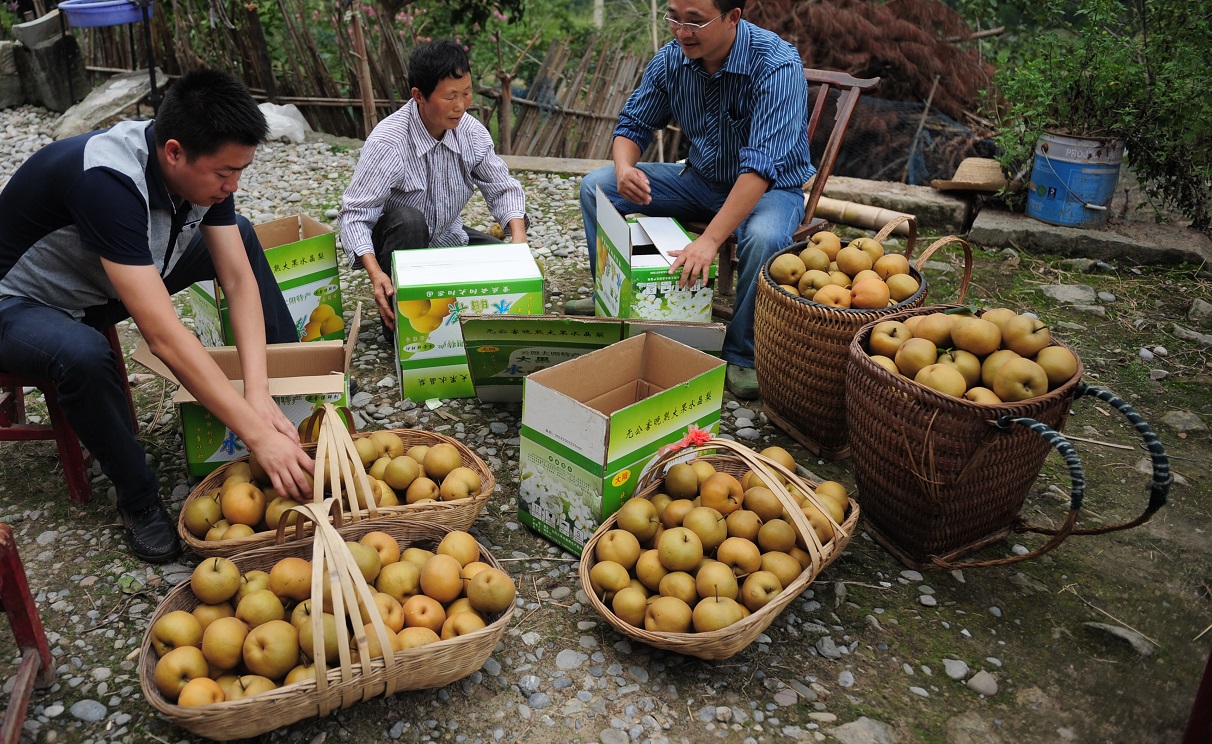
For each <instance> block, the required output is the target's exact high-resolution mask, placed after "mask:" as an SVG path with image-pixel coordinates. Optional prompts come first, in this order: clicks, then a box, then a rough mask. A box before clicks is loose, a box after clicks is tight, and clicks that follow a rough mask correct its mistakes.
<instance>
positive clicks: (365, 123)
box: [350, 2, 379, 137]
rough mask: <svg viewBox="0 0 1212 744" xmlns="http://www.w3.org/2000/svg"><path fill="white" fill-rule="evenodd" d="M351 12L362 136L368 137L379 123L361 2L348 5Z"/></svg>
mask: <svg viewBox="0 0 1212 744" xmlns="http://www.w3.org/2000/svg"><path fill="white" fill-rule="evenodd" d="M350 12H351V13H352V14H353V33H354V39H353V41H354V55H355V56H356V57H357V58H358V89H359V90H360V91H361V93H362V128H363V129H364V130H365V131H364V133H363V134H362V136H363V137H369V136H370V131H371V130H372V129H374V128H375V124H378V123H379V117H378V116H377V115H376V114H375V101H374V90H372V89H371V83H370V59H369V58H368V57H367V55H366V37H365V36H363V35H362V3H360V2H355V3H354V4H353V5H352V6H351V7H350Z"/></svg>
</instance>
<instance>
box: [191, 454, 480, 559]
mask: <svg viewBox="0 0 1212 744" xmlns="http://www.w3.org/2000/svg"><path fill="white" fill-rule="evenodd" d="M354 448H355V449H356V450H357V452H358V458H359V459H360V460H361V462H362V466H363V467H364V468H367V475H368V476H369V481H370V486H371V488H372V489H374V491H373V497H374V502H375V504H376V505H377V506H399V505H400V504H422V503H427V502H437V501H456V500H458V499H466V498H471V497H474V496H477V495H478V494H479V493H480V489H481V488H482V486H483V482H482V480H481V478H480V475H479V474H478V473H477V472H476V471H475V470H472V469H471V468H468V467H464V466H463V457H462V454H461V453H460V452H459V449H458V447H456V446H455V445H453V444H450V443H449V442H439V443H438V444H435V445H432V446H430V445H423V444H419V445H415V446H413V447H411V448H408V449H407V451H406V450H405V448H404V442H403V440H401V439H400V437H399V435H397V434H396V433H394V432H390V431H376V432H373V433H372V434H370V435H369V436H365V437H362V436H360V437H358V438H356V439H354ZM223 472H224V476H225V477H224V480H223V483H222V485H221V486H219V487H218V488H212V489H209V490H207V491H205V492H202V493H198V494H193V495H191V496H190V498H189V500H188V501H187V502H186V504H185V506H184V508H183V509H182V512H183V514H184V518H183V519H184V523H185V528H186V529H187V530H189V532H190V534H191V535H193V536H194V537H197V538H199V539H201V540H204V541H214V540H231V539H235V538H240V537H247V536H249V535H254V534H257V533H259V532H265V531H274V530H276V529H278V522H279V521H280V520H282V519H284V518H285V519H286V520H288V521H287V524H288V525H291V524H294V521H295V519H296V518H297V515H296V514H293V513H291V512H290V511H289V510H290V507H292V506H294V505H295V503H296V502H295V501H294V500H293V499H291V498H289V497H286V496H280V495H279V494H277V493H276V492H275V491H274V489H273V487H272V486H271V485H270V484H269V483H270V481H269V476H268V475H266V473H265V471H264V470H263V469H262V468H261V467H260V466H259V465H258V463H257V458H256V455H251V456H250V457H249V459H248V460H247V461H246V462H245V461H240V462H234V463H231V464H229V465H227V466H225V470H224V471H223ZM356 482H357V481H355V483H356ZM357 488H359V489H360V486H357ZM327 491H328V492H331V488H329V489H327ZM357 497H358V499H357V500H358V503H359V505H361V504H364V503H366V499H364V498H362V494H361V493H358V494H357ZM343 498H344V497H343ZM344 500H345V501H346V503H348V499H347V498H346V499H344Z"/></svg>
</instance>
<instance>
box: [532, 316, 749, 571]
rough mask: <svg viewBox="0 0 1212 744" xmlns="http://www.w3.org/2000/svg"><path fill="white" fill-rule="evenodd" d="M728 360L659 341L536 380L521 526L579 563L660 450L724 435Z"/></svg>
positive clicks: (576, 362) (610, 351)
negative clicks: (692, 436)
mask: <svg viewBox="0 0 1212 744" xmlns="http://www.w3.org/2000/svg"><path fill="white" fill-rule="evenodd" d="M726 366H727V365H726V364H725V363H724V362H723V361H721V360H720V359H718V358H716V357H713V356H711V355H709V354H705V353H703V352H701V351H698V350H696V349H692V348H690V347H689V346H686V345H685V344H681V343H678V342H677V341H674V340H672V339H668V338H665V337H664V336H660V335H657V334H655V333H651V332H649V333H644V334H642V335H640V336H635V337H632V338H629V339H626V340H623V341H620V342H618V343H616V344H612V345H611V346H607V347H606V348H604V349H599V350H598V351H593V352H590V353H588V354H585V355H584V356H581V357H578V358H576V359H572V360H570V361H567V362H564V363H563V364H557V365H555V366H554V367H549V368H547V369H544V370H540V371H538V372H534V373H532V374H531V375H530V376H528V377H527V378H526V381H525V383H524V385H523V390H524V398H523V402H522V431H521V434H522V436H521V447H520V451H519V454H518V460H519V469H520V471H521V485H520V487H519V495H518V518H519V520H521V522H522V523H523V524H525V525H526V526H528V527H530V528H531V529H533V530H535V531H536V532H538V533H539V534H541V535H543V536H544V537H546V538H548V539H549V540H551V541H553V542H555V543H557V544H558V545H561V546H562V547H564V548H566V549H568V550H570V551H572V552H573V553H576V554H579V553H580V552H581V549H582V548H583V547H584V545H585V542H586V541H588V540H589V538H590V536H592V535H593V533H594V531H595V530H596V529H597V528H598V526H599V525H600V524H601V523H602V520H604V519H606V518H607V517H609V516H610V515H611V514H613V513H614V512H615V511H616V510H618V508H619V506H621V505H622V503H623V502H624V501H626V500H627V499H628V498H630V497H631V495H632V494H633V493H634V491H635V484H636V481H637V479H638V478H639V475H640V472H641V471H642V469H643V467H644V465H645V464H647V463H648V461H649V460H651V459H652V456H653V455H654V454H656V452H657V450H659V449H660V448H661V447H664V446H665V445H667V444H672V443H673V442H677V441H679V440H681V439H682V438H684V437H685V436H686V435H687V433H689V431H690V429H691V428H692V427H697V428H699V429H703V430H705V431H709V432H711V433H712V434H713V435H714V434H717V433H718V432H719V427H720V405H721V403H722V401H723V395H724V370H725V368H726Z"/></svg>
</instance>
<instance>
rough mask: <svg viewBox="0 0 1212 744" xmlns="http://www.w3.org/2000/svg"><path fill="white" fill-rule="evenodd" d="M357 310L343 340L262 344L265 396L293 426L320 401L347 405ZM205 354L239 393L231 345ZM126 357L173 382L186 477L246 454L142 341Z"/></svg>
mask: <svg viewBox="0 0 1212 744" xmlns="http://www.w3.org/2000/svg"><path fill="white" fill-rule="evenodd" d="M361 314H362V304H361V303H360V302H359V303H358V306H357V310H356V312H355V313H354V320H353V323H352V325H351V326H350V328H349V339H348V340H347V341H345V342H341V341H315V342H306V343H305V342H302V341H300V342H296V343H293V344H270V345H269V346H267V347H266V348H265V360H266V368H267V372H268V374H269V392H270V395H272V396H273V398H274V401H275V402H276V403H277V404H278V406H279V407H280V408H281V409H282V412H283V413H285V414H286V417H287V418H288V419H290V420H291V422H292V423H293V424H294V425H295V426H298V425H299V424H301V423H303V419H305V418H307V417H308V416H310V415H311V414H312V412H313V411H315V410H316V409H317V408H319V407H321V406H323V405H324V404H325V403H332V404H333V405H334V406H346V405H349V365H350V359H351V357H352V356H353V350H354V347H355V346H356V345H357V340H358V327H359V319H360V318H361ZM206 352H207V353H208V354H210V357H211V359H213V360H215V364H217V365H218V366H219V369H220V370H221V371H222V372H223V374H224V375H225V376H226V377H227V379H228V380H229V381H231V384H232V387H234V388H235V389H236V391H237V392H239V393H241V394H243V393H244V381H243V380H242V379H241V374H242V373H241V371H240V355H239V352H238V351H237V350H236V347H234V346H216V347H209V348H207V349H206ZM131 359H132V360H133V361H136V362H138V363H139V364H142V365H143V366H144V367H147V368H148V369H149V370H151V371H152V372H154V373H156V374H157V375H159V376H161V377H163V378H164V379H165V380H167V381H169V382H171V383H173V384H174V385H177V386H178V388H177V393H176V395H174V396H173V402H174V403H175V404H177V407H178V410H179V412H180V417H181V428H182V431H183V434H184V439H185V463H186V471H187V472H188V473H189V474H190V475H206V474H207V473H209V472H211V471H212V470H214V469H215V468H217V467H219V466H220V465H222V464H223V463H225V462H229V461H231V460H234V459H236V458H238V457H242V456H244V455H247V454H248V448H247V447H245V446H244V442H242V441H241V440H240V438H239V437H237V436H236V435H235V433H234V432H232V430H231V429H229V428H227V426H226V425H225V424H224V423H223V422H222V421H220V420H219V419H218V418H217V417H215V416H214V415H213V414H212V413H211V412H210V411H208V410H206V408H204V407H203V406H202V404H201V403H199V402H198V400H197V398H195V397H194V395H193V394H192V393H191V392H189V391H188V390H186V389H185V387H184V386H182V385H181V383H180V382H179V381H178V380H177V377H176V375H175V374H173V371H172V370H171V369H169V367H168V365H166V364H165V363H164V362H162V361H161V360H160V359H159V358H158V357H156V356H155V355H154V354H152V353H151V348H150V347H149V346H148V345H147V342H146V341H140V342H139V347H138V348H137V349H135V352H134V353H133V354H132V355H131Z"/></svg>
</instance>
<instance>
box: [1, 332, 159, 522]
mask: <svg viewBox="0 0 1212 744" xmlns="http://www.w3.org/2000/svg"><path fill="white" fill-rule="evenodd" d="M102 333H104V334H105V338H106V340H108V341H109V345H110V348H112V349H113V350H114V356H115V357H116V359H117V362H116V364H115V367H116V368H117V372H118V377H119V378H120V379H121V380H122V389H123V390H124V391H125V393H126V402H127V404H128V405H129V406H130V419H131V422H132V424H133V426H134V427H135V430H136V431H137V428H138V422H137V419H136V418H135V403H134V401H133V400H131V395H130V380H129V379H127V376H126V360H125V359H123V357H122V342H121V341H119V340H118V331H117V329H116V328H115V327H114V326H110V327H109V328H107V329H105V330H104V331H102ZM27 387H33V388H38V389H39V390H41V391H42V394H43V395H44V396H45V397H46V411H47V415H48V418H50V425H49V426H48V425H46V424H31V423H29V422H28V420H27V419H26V415H25V395H24V392H23V389H24V388H27ZM35 439H54V440H55V443H56V444H57V445H58V447H59V461H60V462H61V463H62V465H63V477H64V478H66V479H67V492H68V495H69V496H70V497H71V500H72V503H73V504H87V503H88V502H89V499H91V498H92V486H91V485H90V484H89V482H88V467H87V463H86V462H85V461H84V454H83V452H82V451H81V448H80V440H79V439H78V438H77V437H76V432H74V431H72V427H71V425H70V424H68V423H67V417H66V416H65V415H64V414H63V409H62V408H61V407H60V406H59V395H58V392H57V391H56V390H55V383H53V382H51V381H50V380H49V379H47V378H45V377H29V376H26V375H18V374H13V373H10V372H3V371H0V442H12V441H30V440H35Z"/></svg>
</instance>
